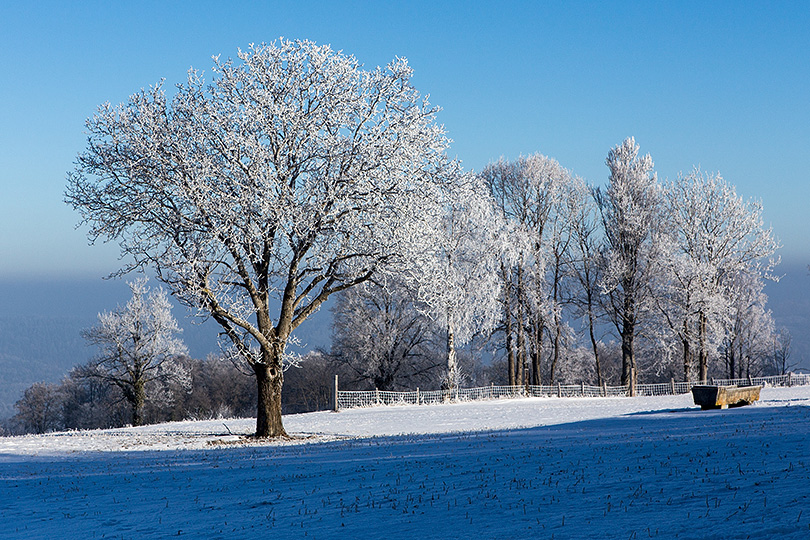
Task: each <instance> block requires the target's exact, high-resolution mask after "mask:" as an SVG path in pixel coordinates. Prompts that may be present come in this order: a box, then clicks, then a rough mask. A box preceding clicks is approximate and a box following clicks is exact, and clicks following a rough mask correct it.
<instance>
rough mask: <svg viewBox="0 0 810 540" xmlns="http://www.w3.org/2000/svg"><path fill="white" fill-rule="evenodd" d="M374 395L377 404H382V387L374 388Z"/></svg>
mask: <svg viewBox="0 0 810 540" xmlns="http://www.w3.org/2000/svg"><path fill="white" fill-rule="evenodd" d="M374 397H376V398H377V405H379V404H380V389H379V388H375V389H374Z"/></svg>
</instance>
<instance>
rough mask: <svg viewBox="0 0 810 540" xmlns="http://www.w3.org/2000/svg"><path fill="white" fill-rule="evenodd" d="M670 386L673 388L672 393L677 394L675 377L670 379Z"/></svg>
mask: <svg viewBox="0 0 810 540" xmlns="http://www.w3.org/2000/svg"><path fill="white" fill-rule="evenodd" d="M669 384H670V387H671V388H672V395H673V396H674V395H675V377H673V378H671V379H670V380H669Z"/></svg>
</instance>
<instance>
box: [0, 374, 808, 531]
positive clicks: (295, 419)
mask: <svg viewBox="0 0 810 540" xmlns="http://www.w3.org/2000/svg"><path fill="white" fill-rule="evenodd" d="M285 425H286V427H287V429H288V431H290V432H291V433H295V434H296V435H307V436H310V438H306V439H302V440H301V442H302V443H303V444H289V443H287V444H264V445H255V444H250V445H239V444H216V445H213V446H209V445H208V441H209V440H217V441H235V440H237V438H238V437H237V436H235V435H231V434H230V433H229V432H233V433H248V432H250V430H251V429H252V421H250V420H224V421H211V422H188V423H173V424H164V425H160V426H148V427H143V428H127V429H119V430H108V431H96V432H87V433H60V434H50V435H45V436H25V437H11V438H5V439H0V489H2V490H3V493H4V494H5V495H6V496H4V497H3V498H2V499H0V516H2V517H0V523H1V524H2V527H0V537H2V538H53V537H55V536H57V535H58V536H60V537H62V538H90V537H92V536H93V535H95V536H96V537H101V536H105V535H106V536H116V537H125V538H129V537H139V538H163V537H167V536H175V535H177V536H188V537H194V538H256V537H258V536H259V535H268V534H272V535H274V536H280V537H284V538H303V537H307V538H336V537H337V538H360V537H369V538H379V537H385V538H415V537H420V538H471V537H476V538H529V537H532V538H534V537H539V538H552V537H553V538H622V539H626V538H648V537H653V538H655V537H658V538H746V537H748V536H749V535H751V537H752V538H753V537H760V538H795V539H799V538H802V539H805V538H808V537H810V511H807V510H806V509H807V508H810V491H809V490H808V489H807V486H808V485H810V484H808V481H809V480H810V461H809V460H808V459H807V456H808V455H810V387H804V388H792V389H791V388H788V389H773V388H766V389H764V390H763V392H762V401H761V402H759V403H757V404H755V405H753V406H750V407H743V408H739V409H730V410H718V411H700V410H699V409H697V408H695V407H694V405H692V403H691V400H690V399H689V397H688V396H669V397H656V398H606V399H525V400H508V401H507V400H504V401H488V402H475V403H465V404H449V405H437V406H421V407H416V406H403V407H379V408H370V409H355V410H348V411H342V412H340V413H337V414H336V413H327V412H324V413H312V414H304V415H294V416H287V417H285ZM159 449H163V450H162V451H158V450H159ZM134 450H138V451H134Z"/></svg>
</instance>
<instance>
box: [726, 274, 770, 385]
mask: <svg viewBox="0 0 810 540" xmlns="http://www.w3.org/2000/svg"><path fill="white" fill-rule="evenodd" d="M764 286H765V284H764V281H763V280H762V279H761V278H759V277H756V276H753V275H751V274H748V273H737V274H735V275H733V276H728V278H727V288H728V289H729V290H728V292H727V294H728V297H729V298H730V299H731V301H730V302H729V315H728V318H727V319H726V329H725V334H724V342H723V344H722V349H721V350H722V353H723V355H722V356H723V360H724V364H725V366H724V367H725V369H726V375H727V376H728V377H729V378H743V377H756V376H758V375H761V374H762V373H763V371H764V369H765V368H766V366H767V364H768V361H769V357H770V354H771V352H772V350H771V344H772V343H773V338H774V336H775V324H774V320H773V315H772V314H771V312H770V310H768V309H767V308H766V303H767V301H768V297H767V295H766V294H765V292H764V290H763V289H764ZM721 367H723V366H721Z"/></svg>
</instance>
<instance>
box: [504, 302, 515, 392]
mask: <svg viewBox="0 0 810 540" xmlns="http://www.w3.org/2000/svg"><path fill="white" fill-rule="evenodd" d="M507 294H508V293H507ZM504 316H505V317H506V371H507V372H508V374H509V386H514V385H515V348H514V346H513V345H512V314H511V313H509V309H508V308H507V309H506V313H505V315H504Z"/></svg>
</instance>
